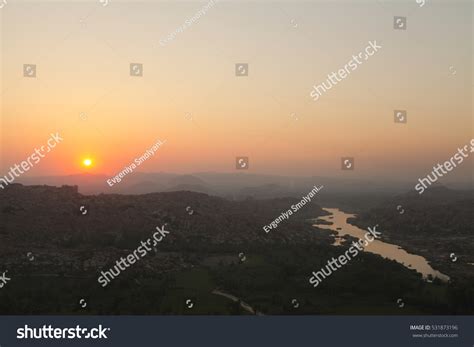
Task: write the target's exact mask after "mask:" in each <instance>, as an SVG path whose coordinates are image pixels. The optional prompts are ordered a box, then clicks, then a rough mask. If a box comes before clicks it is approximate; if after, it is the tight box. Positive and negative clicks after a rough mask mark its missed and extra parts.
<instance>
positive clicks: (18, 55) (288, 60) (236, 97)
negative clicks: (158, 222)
mask: <svg viewBox="0 0 474 347" xmlns="http://www.w3.org/2000/svg"><path fill="white" fill-rule="evenodd" d="M205 3H206V2H200V3H197V2H189V3H176V2H175V3H172V2H146V3H140V4H133V3H125V2H111V3H110V4H109V5H108V6H106V7H103V6H101V5H100V4H99V3H98V2H89V3H83V4H80V3H76V4H69V5H64V4H62V3H61V2H48V3H46V2H45V3H42V4H37V5H31V4H25V3H21V2H20V3H16V4H10V2H9V5H8V6H7V7H6V8H5V9H3V10H2V13H1V16H2V70H1V74H2V76H1V81H2V85H1V90H2V95H1V103H2V104H1V112H2V113H1V115H2V116H1V120H2V125H1V126H2V131H1V136H2V142H1V144H2V148H1V154H2V158H1V165H0V169H1V170H2V174H3V173H4V172H6V171H7V170H8V169H9V167H10V165H12V164H14V163H17V162H20V161H21V160H24V159H26V157H27V156H28V155H29V154H30V153H31V152H32V151H33V150H34V148H35V147H38V146H41V145H42V144H44V143H45V141H46V140H47V139H48V137H49V134H50V133H52V132H57V131H59V132H60V133H61V135H62V136H63V138H64V142H63V143H61V144H60V145H58V146H57V148H55V149H54V150H53V151H52V152H51V153H49V154H48V156H47V157H46V158H44V160H42V161H41V163H40V164H38V165H37V166H36V167H34V168H33V169H32V170H30V172H28V175H33V176H38V175H63V174H74V173H78V172H84V170H85V169H84V167H83V166H82V165H81V162H82V161H83V159H84V158H86V157H90V158H92V159H93V161H94V165H93V166H92V167H91V168H90V169H89V170H88V171H90V172H94V173H105V174H114V173H116V172H118V171H120V170H122V169H123V167H124V166H125V165H126V164H129V163H130V162H132V161H133V160H134V159H135V158H137V157H139V156H141V155H142V154H143V152H145V151H146V149H148V148H150V147H151V146H152V145H153V144H154V143H156V142H157V141H158V140H162V141H163V140H167V143H166V144H165V145H164V146H163V147H162V148H160V150H159V153H157V155H155V156H154V157H153V158H152V159H151V160H149V161H147V163H146V164H144V165H143V166H141V167H140V170H143V171H148V172H150V171H166V172H181V173H184V172H198V171H219V172H233V171H234V169H235V157H236V156H241V155H242V156H248V157H250V162H251V170H252V172H257V173H272V174H281V175H286V174H291V175H319V174H321V175H340V174H345V173H341V171H340V157H342V156H353V157H355V158H356V163H357V164H356V165H357V166H356V168H357V170H356V171H355V172H354V175H360V176H382V177H387V178H390V179H391V178H400V177H403V178H411V177H418V176H420V175H424V174H425V173H426V171H427V170H428V169H431V167H432V166H433V165H434V164H436V163H437V162H438V161H444V160H447V159H448V158H449V157H450V156H451V155H452V153H453V152H454V151H455V150H456V148H457V147H459V146H462V145H464V144H466V143H467V142H468V141H470V139H471V138H472V137H473V136H472V63H473V59H472V31H471V27H470V25H471V23H470V22H471V15H472V11H471V9H470V8H468V6H469V5H468V4H465V5H461V4H457V5H449V4H445V5H440V4H436V3H432V4H430V6H425V7H423V8H419V7H418V6H417V4H416V2H414V1H413V4H410V5H406V6H404V7H400V6H399V7H396V6H389V5H386V6H382V5H373V4H370V5H369V4H366V3H363V2H359V3H358V4H353V5H348V4H347V3H346V4H345V5H344V6H343V4H342V3H339V4H332V5H329V4H328V3H326V2H312V3H311V2H310V3H302V2H292V3H289V2H287V3H284V2H282V3H278V4H275V3H273V5H269V4H268V3H266V4H265V3H257V2H245V3H236V2H221V3H218V4H217V5H215V7H213V8H210V9H209V11H208V13H206V15H205V16H203V17H201V18H200V19H199V20H198V21H197V22H196V23H194V24H193V25H192V26H191V27H189V28H188V29H187V30H185V31H184V32H183V33H181V34H179V35H177V36H176V38H175V39H174V40H173V41H172V42H169V43H168V44H167V45H165V46H160V44H159V40H160V39H161V38H163V37H166V36H167V35H168V34H169V33H171V32H172V31H173V30H175V29H176V28H177V27H178V26H180V25H182V24H183V23H184V21H185V20H186V19H188V18H190V17H192V16H193V14H194V13H196V12H197V11H198V10H199V9H200V8H202V6H203V5H204V4H205ZM471 7H472V5H471ZM466 9H468V10H466ZM470 11H471V12H470ZM403 14H406V15H407V16H408V30H406V31H400V30H393V27H392V26H393V24H392V22H393V16H394V15H403ZM441 15H442V16H443V18H444V19H443V21H442V23H440V21H439V17H440V16H441ZM355 19H357V20H355ZM295 24H296V27H295ZM370 40H377V42H379V43H380V44H381V45H382V46H383V48H382V49H381V50H380V52H378V53H376V54H375V55H374V56H373V57H371V58H370V59H369V60H368V61H366V62H364V63H363V64H362V65H361V66H360V67H359V68H358V69H357V70H356V71H354V72H353V73H352V74H351V75H350V76H348V77H347V78H346V79H345V80H343V81H342V82H340V83H339V84H337V85H336V86H335V87H333V88H332V89H331V90H329V91H328V92H327V93H326V94H324V95H323V96H322V97H321V98H320V100H318V101H317V102H314V101H313V100H311V98H310V97H309V93H310V91H311V87H312V86H313V85H314V84H318V83H321V82H322V81H324V80H325V79H326V76H327V74H329V73H331V72H333V71H337V70H338V69H339V68H341V67H343V66H344V64H345V63H346V62H347V61H348V60H349V59H350V58H351V56H352V55H353V54H357V53H358V52H359V51H361V50H362V49H364V47H365V46H366V45H367V42H368V41H370ZM132 62H139V63H142V64H143V66H144V74H143V77H131V76H130V75H129V64H130V63H132ZM238 62H248V63H249V76H248V77H236V76H235V74H234V71H235V63H238ZM23 64H36V65H37V77H36V78H25V77H23V70H22V69H23ZM453 71H456V73H455V74H454V73H453ZM394 109H406V110H407V111H408V123H407V124H395V123H394V122H393V110H394ZM81 114H82V115H83V116H81ZM187 114H190V115H192V120H191V119H190V118H191V117H190V116H186V115H187ZM292 114H294V116H292ZM296 118H297V119H296ZM472 168H473V165H472V160H471V161H470V162H469V163H466V164H465V165H464V166H463V167H461V168H459V169H458V170H457V171H456V172H453V173H452V175H451V176H452V177H453V178H458V179H468V178H469V177H471V179H472Z"/></svg>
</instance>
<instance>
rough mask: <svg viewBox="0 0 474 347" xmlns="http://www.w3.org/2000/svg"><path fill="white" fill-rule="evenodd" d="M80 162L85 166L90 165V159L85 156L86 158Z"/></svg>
mask: <svg viewBox="0 0 474 347" xmlns="http://www.w3.org/2000/svg"><path fill="white" fill-rule="evenodd" d="M82 164H83V165H84V166H85V167H90V166H91V165H92V160H91V159H89V158H87V159H84V160H83V162H82Z"/></svg>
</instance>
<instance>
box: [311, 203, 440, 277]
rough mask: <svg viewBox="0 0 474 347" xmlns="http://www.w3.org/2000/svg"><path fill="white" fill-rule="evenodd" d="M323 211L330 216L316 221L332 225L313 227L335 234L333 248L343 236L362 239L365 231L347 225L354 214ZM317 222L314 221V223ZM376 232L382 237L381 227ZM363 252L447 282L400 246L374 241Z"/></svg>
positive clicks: (332, 209) (340, 241) (428, 265)
mask: <svg viewBox="0 0 474 347" xmlns="http://www.w3.org/2000/svg"><path fill="white" fill-rule="evenodd" d="M323 210H325V211H327V212H329V213H330V215H327V216H324V217H319V218H318V220H321V221H325V222H330V223H332V224H331V225H329V224H314V226H315V227H318V228H320V229H328V230H333V231H335V232H336V233H337V236H336V241H335V242H334V245H335V246H339V245H341V243H342V242H343V241H345V238H344V236H345V235H350V236H352V237H355V238H358V239H364V235H365V233H366V232H367V230H363V229H360V228H358V227H356V226H354V225H351V224H349V223H347V219H348V218H353V217H356V215H355V214H350V213H345V212H343V211H341V210H339V209H337V208H323ZM318 220H316V223H317V222H318ZM377 231H378V232H382V237H383V227H382V226H378V227H377ZM364 251H365V252H369V253H374V254H378V255H381V256H382V257H384V258H387V259H391V260H395V261H396V262H398V263H400V264H402V265H403V266H405V267H407V268H409V269H412V270H416V271H417V272H419V273H421V274H422V275H423V278H424V279H429V278H430V277H433V278H434V277H438V278H439V279H440V280H442V281H448V280H449V277H448V276H447V275H445V274H443V273H441V272H439V271H437V270H435V269H433V268H432V267H431V266H430V264H429V262H428V260H426V259H425V258H423V257H422V256H419V255H415V254H411V253H408V252H407V251H405V250H404V249H403V248H401V247H400V246H397V245H394V244H390V243H386V242H383V241H381V240H374V241H373V242H371V243H369V245H367V246H366V247H364ZM429 275H431V276H429Z"/></svg>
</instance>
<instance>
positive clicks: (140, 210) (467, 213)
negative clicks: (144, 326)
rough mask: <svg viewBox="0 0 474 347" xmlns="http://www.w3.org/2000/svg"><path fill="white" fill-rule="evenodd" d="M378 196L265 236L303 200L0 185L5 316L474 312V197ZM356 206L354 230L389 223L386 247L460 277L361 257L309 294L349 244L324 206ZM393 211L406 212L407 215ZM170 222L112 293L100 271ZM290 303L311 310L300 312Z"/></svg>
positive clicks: (304, 216) (437, 192)
mask: <svg viewBox="0 0 474 347" xmlns="http://www.w3.org/2000/svg"><path fill="white" fill-rule="evenodd" d="M187 179H189V177H188V178H187ZM189 181H191V180H189ZM175 183H176V184H177V185H179V184H182V183H180V182H179V180H176V182H175ZM189 184H192V182H189ZM269 189H271V187H270V186H269ZM323 192H324V190H323V191H321V193H323ZM374 194H375V193H374ZM374 194H366V199H365V200H372V203H368V202H366V203H364V199H363V197H362V195H360V196H358V200H359V201H361V202H360V203H359V204H358V205H359V206H358V208H356V206H355V205H357V204H352V203H351V195H350V194H349V195H347V196H348V199H344V198H343V197H342V198H341V196H339V195H337V196H331V195H326V196H324V195H323V194H321V199H323V198H324V199H323V201H324V200H325V201H324V203H322V202H321V199H320V197H317V198H315V201H316V202H314V201H312V202H310V203H308V204H307V205H306V206H304V207H303V208H302V209H301V210H300V211H298V212H297V213H295V214H294V215H293V216H291V218H289V219H287V220H285V221H283V222H282V223H280V224H279V225H278V228H276V229H272V230H271V231H270V232H269V233H268V234H267V233H265V232H264V230H263V229H262V228H263V226H265V225H266V224H269V223H270V222H271V221H272V220H274V219H275V218H276V217H277V216H278V215H279V214H280V213H281V211H283V210H286V209H288V208H289V206H291V205H292V204H295V203H297V202H298V201H299V200H300V198H295V197H277V198H255V197H251V196H247V197H246V198H243V197H241V199H239V200H231V199H226V198H223V197H217V196H212V195H208V194H205V193H198V192H193V191H173V192H160V193H149V194H141V195H138V194H137V195H121V194H98V195H83V194H80V193H79V192H78V187H77V186H62V187H52V186H39V185H37V186H23V185H21V184H13V185H10V186H8V187H7V188H6V189H4V190H2V191H0V197H1V199H0V213H1V224H0V250H1V251H0V260H1V262H2V263H3V264H5V266H6V267H7V268H8V269H9V274H10V275H11V277H12V278H13V279H12V281H11V282H10V283H9V285H8V286H7V287H5V288H4V289H3V290H2V291H1V292H0V296H1V297H2V299H3V300H1V301H0V310H1V311H2V312H3V313H4V314H82V313H87V314H218V315H235V314H252V313H256V312H257V311H258V312H259V314H265V315H267V314H270V315H271V314H273V315H275V314H276V315H284V314H472V313H473V312H474V289H473V288H474V266H473V263H474V237H473V233H472V215H473V206H474V205H473V202H474V201H473V200H474V199H473V196H472V191H456V190H451V189H447V188H444V187H433V188H431V189H430V190H429V191H428V192H427V193H426V194H425V195H424V196H422V197H420V196H418V194H416V193H415V194H414V193H403V194H401V195H400V194H398V195H394V194H392V193H385V194H375V195H374ZM374 196H377V197H378V198H377V199H376V200H375V201H376V202H377V206H372V207H367V208H365V207H363V206H370V205H373V204H374V202H373V199H372V198H373V197H374ZM352 199H354V196H352ZM335 200H339V201H341V204H340V205H339V206H338V204H335V203H334V201H335ZM331 201H333V203H330V202H331ZM378 201H383V202H381V203H379V202H378ZM348 205H354V206H353V208H354V210H356V209H357V210H361V209H365V211H364V212H363V213H360V215H359V216H358V217H357V218H353V219H351V223H353V224H355V225H359V226H361V227H363V228H366V227H368V226H370V225H373V224H375V223H377V224H379V226H380V228H381V230H382V231H383V236H382V238H383V240H384V241H386V242H390V243H394V244H397V245H400V246H402V247H403V248H404V249H406V250H408V251H409V252H410V253H413V254H418V255H421V256H423V257H425V258H426V259H427V260H429V262H430V263H431V265H432V266H433V267H434V268H435V269H437V270H440V271H441V272H443V273H445V274H447V275H448V276H449V277H450V280H449V282H444V281H441V280H439V279H438V278H434V279H431V280H429V281H427V280H426V279H423V278H422V276H421V274H420V273H418V272H416V271H414V270H412V269H409V268H407V267H405V266H403V265H402V264H400V263H398V262H396V261H393V260H388V259H385V258H383V257H381V256H377V255H374V254H371V253H367V252H362V253H361V254H360V255H359V256H358V257H357V258H355V259H354V260H353V261H352V262H351V263H349V264H348V265H347V266H346V267H345V268H344V269H341V270H339V271H338V272H337V273H334V274H333V275H332V276H331V277H330V278H328V279H327V280H326V281H324V282H323V283H322V284H321V285H320V286H318V287H317V288H313V287H312V286H310V285H309V284H308V278H309V276H310V274H311V272H312V271H314V270H315V269H317V268H319V267H321V266H322V265H323V263H325V261H326V260H327V259H330V258H331V257H337V256H338V255H339V254H341V253H343V251H344V250H345V249H346V248H347V247H348V245H347V244H342V245H340V246H335V245H333V243H334V234H333V233H332V232H331V231H328V230H323V229H319V228H316V227H314V226H313V225H314V222H315V220H316V219H317V218H318V217H322V216H324V215H327V212H326V211H324V210H323V209H322V207H328V206H329V207H340V208H347V206H348ZM397 205H402V206H403V208H404V213H403V214H400V213H398V211H397V209H396V207H397ZM81 206H83V207H85V210H86V211H87V212H86V213H85V214H83V211H84V209H80V207H81ZM344 206H346V207H344ZM349 212H352V211H349ZM374 222H375V223H374ZM162 225H166V230H169V232H170V233H169V236H167V238H166V239H165V240H164V241H163V242H161V243H160V244H159V245H157V247H155V248H154V249H153V251H152V252H151V253H150V254H148V255H147V256H146V257H144V258H143V259H141V261H140V262H138V263H137V264H135V265H133V266H132V267H130V268H128V269H127V270H126V271H125V272H123V273H122V274H121V275H120V277H118V278H117V279H115V281H114V282H113V283H111V284H110V285H109V286H108V287H107V288H102V287H101V286H100V284H99V283H98V282H97V278H98V276H99V275H100V272H101V271H102V270H105V269H107V268H109V267H110V266H112V264H113V263H114V262H115V261H116V260H117V259H120V257H121V256H126V255H127V254H128V253H130V252H131V250H133V249H134V248H136V247H137V246H138V245H140V242H141V240H146V239H147V238H148V237H150V236H151V235H152V234H153V232H154V231H155V228H156V227H157V226H158V227H161V226H162ZM450 253H455V254H456V256H457V258H458V260H457V262H452V261H451V259H450V256H449V255H450ZM216 290H217V291H218V292H222V293H225V294H227V295H229V296H230V297H233V298H236V299H235V300H233V299H230V298H229V297H225V296H224V295H218V294H216V292H215V291H216ZM80 298H86V299H87V301H88V302H93V303H94V304H93V306H92V305H91V308H90V309H87V310H84V309H82V308H80V307H79V305H78V304H75V303H77V302H78V300H79V299H80ZM188 298H192V300H193V301H194V302H195V307H194V308H193V310H192V311H190V310H188V309H187V308H186V307H185V305H184V303H185V300H186V299H188ZM398 298H403V300H404V303H405V306H404V307H403V309H401V308H400V307H398V306H397V299H398ZM293 299H296V300H297V301H298V302H299V303H301V305H299V307H298V308H295V307H294V306H293V305H292V300H293ZM243 303H245V305H244V304H243ZM246 305H249V306H250V307H251V308H252V310H250V309H245V307H246Z"/></svg>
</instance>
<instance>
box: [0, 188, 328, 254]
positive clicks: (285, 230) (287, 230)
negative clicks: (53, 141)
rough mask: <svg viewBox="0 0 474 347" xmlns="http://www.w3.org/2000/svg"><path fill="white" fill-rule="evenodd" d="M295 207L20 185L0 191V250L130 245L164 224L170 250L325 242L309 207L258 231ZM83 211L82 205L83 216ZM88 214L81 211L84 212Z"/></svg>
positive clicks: (286, 201)
mask: <svg viewBox="0 0 474 347" xmlns="http://www.w3.org/2000/svg"><path fill="white" fill-rule="evenodd" d="M297 202H299V199H294V198H278V199H269V200H253V199H248V200H245V201H229V200H225V199H223V198H219V197H214V196H209V195H206V194H202V193H195V192H188V191H178V192H162V193H152V194H145V195H116V194H110V195H109V194H100V195H93V196H90V195H81V194H79V193H78V190H77V187H75V186H63V187H50V186H23V185H20V184H13V185H10V186H8V187H7V188H6V189H4V190H2V191H0V216H1V217H0V241H1V242H0V248H1V249H3V250H4V251H8V250H9V251H14V249H18V248H31V247H30V245H32V246H33V245H34V246H35V247H44V248H55V247H58V246H65V247H87V246H88V245H95V246H101V247H107V246H113V247H118V248H136V247H137V246H138V245H139V242H140V241H141V240H146V239H147V238H148V237H150V236H151V235H152V234H153V232H154V230H155V227H157V226H162V225H164V224H165V223H167V224H166V225H167V227H166V229H167V230H169V231H170V236H169V240H167V242H166V245H167V246H168V247H172V245H175V246H183V245H186V246H187V247H191V248H192V247H194V248H196V250H199V247H205V248H210V247H211V248H212V247H214V246H215V247H219V245H228V246H230V245H239V244H244V243H252V244H271V243H275V242H283V243H292V244H299V243H307V242H312V241H317V240H321V239H329V236H328V234H325V233H320V232H319V233H318V232H315V229H314V228H312V227H311V224H310V223H308V221H307V220H308V219H309V218H316V217H318V216H321V215H324V214H325V212H324V211H323V210H322V209H321V208H320V207H319V206H318V205H316V204H314V203H310V204H307V205H306V206H305V207H304V208H302V209H300V210H299V211H298V212H297V213H295V214H293V215H292V216H291V217H290V219H289V220H285V221H283V222H282V223H280V224H279V225H278V228H277V229H276V230H271V231H270V232H269V233H268V234H267V233H265V232H264V230H263V226H265V225H266V224H270V223H271V222H272V221H273V220H274V219H275V218H277V217H278V216H279V215H280V214H281V213H282V212H283V211H287V210H288V209H290V208H291V205H292V204H296V203H297ZM81 206H84V208H82V212H81ZM85 210H87V213H85V214H83V212H84V211H85Z"/></svg>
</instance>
